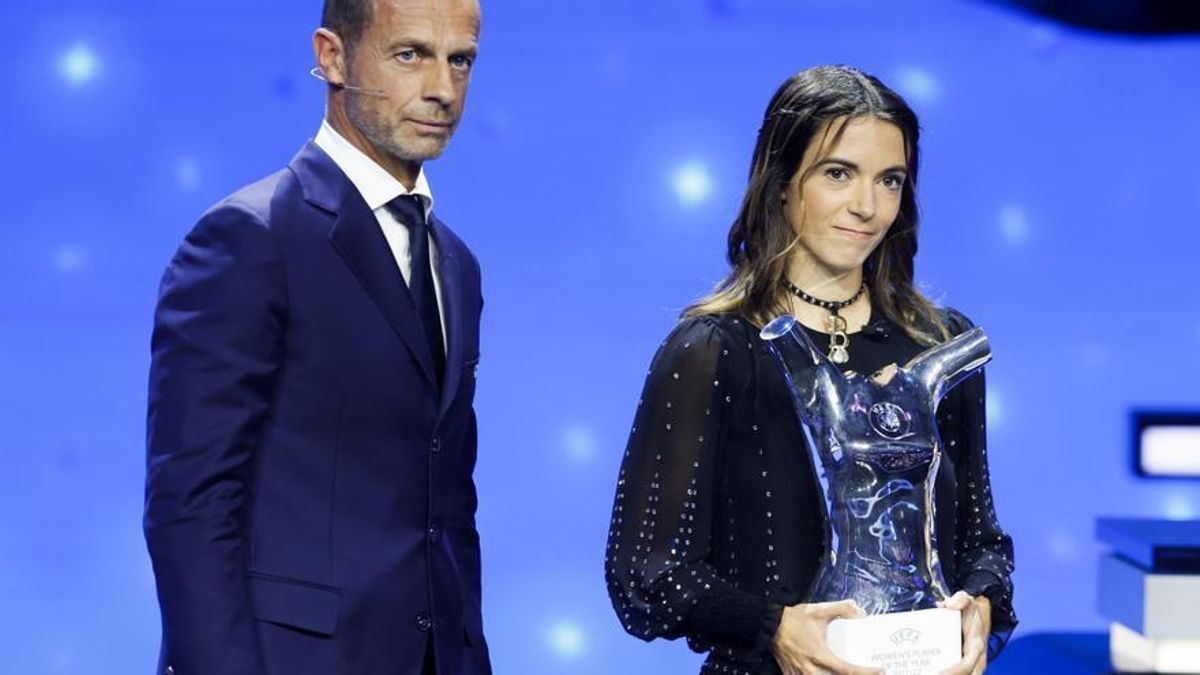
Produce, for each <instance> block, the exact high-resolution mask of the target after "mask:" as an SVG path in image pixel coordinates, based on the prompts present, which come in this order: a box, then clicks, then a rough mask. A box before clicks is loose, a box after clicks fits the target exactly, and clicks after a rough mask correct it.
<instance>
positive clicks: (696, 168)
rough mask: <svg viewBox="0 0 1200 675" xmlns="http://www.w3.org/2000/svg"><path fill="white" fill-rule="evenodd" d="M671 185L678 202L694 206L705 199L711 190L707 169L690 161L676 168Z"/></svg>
mask: <svg viewBox="0 0 1200 675" xmlns="http://www.w3.org/2000/svg"><path fill="white" fill-rule="evenodd" d="M671 186H672V187H673V188H674V189H675V196H676V198H678V199H679V203H680V204H683V205H684V206H696V205H697V204H700V203H702V202H704V201H706V200H707V199H708V198H709V196H710V195H711V194H712V190H713V184H712V178H710V177H709V175H708V169H707V168H706V167H705V166H704V165H703V164H700V163H699V162H690V163H688V164H685V165H683V166H681V167H680V168H679V169H677V170H676V171H675V175H674V177H673V178H672V179H671Z"/></svg>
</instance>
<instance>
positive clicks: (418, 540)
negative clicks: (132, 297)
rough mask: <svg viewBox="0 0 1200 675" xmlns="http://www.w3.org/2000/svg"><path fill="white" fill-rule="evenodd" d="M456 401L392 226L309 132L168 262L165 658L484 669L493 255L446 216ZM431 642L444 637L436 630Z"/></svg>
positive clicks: (159, 508)
mask: <svg viewBox="0 0 1200 675" xmlns="http://www.w3.org/2000/svg"><path fill="white" fill-rule="evenodd" d="M431 226H432V233H433V236H434V237H435V240H436V243H437V247H438V258H439V261H438V270H437V273H438V274H439V275H440V279H441V282H442V286H441V288H442V308H443V313H444V315H445V323H446V339H447V358H446V370H445V374H444V375H445V384H444V386H443V387H442V388H441V392H440V395H438V393H437V391H438V388H437V385H436V382H437V378H436V377H435V373H434V372H433V365H432V364H433V359H432V357H431V355H430V353H429V347H428V343H427V342H426V341H425V336H424V333H423V332H422V329H421V327H420V324H419V323H418V315H417V312H416V308H415V305H414V303H413V301H412V298H411V296H410V295H409V293H408V288H407V286H406V285H405V283H404V279H403V277H402V276H401V274H400V271H399V269H398V268H397V266H396V263H395V260H394V258H393V256H392V253H391V250H390V249H389V248H388V245H387V241H386V240H385V239H384V236H383V233H382V231H381V230H380V227H379V224H378V221H377V220H376V218H375V216H374V214H373V213H372V212H371V211H370V210H369V208H368V207H367V204H366V202H365V201H363V199H362V197H361V196H360V195H359V193H358V191H357V190H356V189H355V187H354V186H353V185H352V184H351V183H350V181H349V179H347V178H346V176H345V175H344V174H343V173H342V172H341V170H340V169H339V168H338V167H337V165H336V164H334V162H333V161H332V160H331V159H330V158H329V157H328V156H327V155H326V154H325V153H324V152H323V151H321V150H320V149H319V148H317V147H316V146H315V145H313V144H311V143H309V144H308V145H306V146H305V147H304V148H303V149H302V150H301V151H300V153H299V154H297V156H296V157H295V158H294V159H293V160H292V162H291V164H290V165H289V166H288V168H287V169H285V170H283V171H280V172H279V173H277V174H275V175H273V176H271V177H269V178H267V179H265V180H263V181H260V182H258V183H255V184H253V185H250V186H248V187H246V188H244V189H242V190H240V191H238V192H237V193H235V194H233V195H232V196H230V197H229V198H227V199H225V200H224V201H222V202H221V203H219V204H218V205H216V206H214V207H213V208H212V209H210V210H209V211H208V212H207V213H205V214H204V216H203V217H202V218H201V219H200V221H199V223H198V224H197V225H196V226H195V228H194V229H193V230H192V231H191V232H190V233H189V234H188V235H187V237H186V239H185V240H184V242H183V244H182V245H181V246H180V248H179V251H178V252H177V253H176V255H175V257H174V258H173V259H172V261H171V263H170V265H169V266H168V268H167V270H166V273H165V274H164V277H163V281H162V287H161V291H160V296H159V303H158V309H157V311H156V314H155V323H154V336H153V339H152V364H151V371H150V388H149V416H148V434H147V448H148V469H147V478H146V511H145V523H144V524H145V533H146V540H147V543H148V547H149V550H150V555H151V558H152V560H153V564H154V573H155V577H156V581H157V586H158V595H159V602H160V605H161V609H162V619H163V645H162V655H161V662H160V672H165V671H166V670H167V668H168V667H170V668H171V669H172V670H173V672H174V673H175V675H263V674H275V673H280V674H284V673H286V674H287V675H301V674H304V673H313V674H318V673H319V674H320V675H341V674H345V675H392V674H396V675H401V674H404V675H407V674H409V673H419V672H421V668H422V660H423V656H424V651H425V648H426V641H427V640H428V639H432V640H433V641H434V645H435V647H436V650H435V653H436V661H437V666H438V668H437V670H438V672H439V673H451V674H455V675H457V674H459V673H464V674H472V675H473V674H475V673H488V672H490V668H489V665H488V654H487V646H486V644H485V642H484V638H483V630H482V624H481V617H480V588H479V583H480V580H479V576H480V569H479V568H480V562H479V537H478V534H477V532H476V529H475V508H476V495H475V487H474V483H473V480H472V472H473V470H474V466H475V457H476V425H475V413H474V410H473V408H472V400H473V398H474V394H475V371H476V365H477V364H478V361H479V316H480V312H481V309H482V306H483V301H482V298H481V295H480V282H479V265H478V263H477V262H476V260H475V258H474V256H473V255H472V254H471V252H470V251H469V250H468V249H467V247H466V245H465V244H464V243H463V242H462V241H461V240H460V239H459V238H458V237H457V236H455V235H454V233H453V232H451V231H450V230H449V228H447V227H446V226H445V225H444V224H443V223H441V222H438V221H437V220H436V218H435V219H433V222H432V224H431ZM431 636H432V637H431Z"/></svg>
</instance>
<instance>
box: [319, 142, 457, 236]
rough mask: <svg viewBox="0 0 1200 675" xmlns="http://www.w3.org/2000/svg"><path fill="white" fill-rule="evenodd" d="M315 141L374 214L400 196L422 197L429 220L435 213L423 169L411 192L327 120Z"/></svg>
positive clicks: (431, 194)
mask: <svg viewBox="0 0 1200 675" xmlns="http://www.w3.org/2000/svg"><path fill="white" fill-rule="evenodd" d="M314 142H315V143H316V144H317V147H318V148H321V150H324V151H325V154H327V155H329V157H330V159H332V160H333V163H334V164H337V166H338V168H339V169H341V170H342V173H344V174H346V177H347V178H349V179H350V182H351V183H352V184H353V185H354V187H355V188H357V189H358V192H359V194H361V195H362V197H363V199H364V200H365V201H366V202H367V206H368V207H369V208H370V209H371V210H372V211H377V210H379V209H380V208H382V207H383V206H385V205H387V203H388V202H390V201H392V200H393V199H395V198H397V197H400V196H401V195H417V196H418V197H421V202H422V203H423V204H424V205H425V217H426V218H428V217H429V214H430V213H431V212H432V211H433V193H432V192H431V191H430V190H429V181H428V180H427V179H426V178H425V169H424V168H422V169H421V170H420V171H418V172H417V180H416V182H415V183H414V184H413V189H412V190H408V189H406V188H405V187H404V184H403V183H401V182H400V181H398V180H396V177H395V176H393V175H392V174H390V173H388V172H387V170H386V169H384V168H383V167H382V166H380V165H379V164H377V163H376V162H375V160H373V159H371V158H370V157H367V156H366V154H364V153H363V151H362V150H359V149H358V148H356V147H354V146H353V145H352V144H351V143H350V141H348V140H346V138H345V137H344V136H342V135H341V134H339V133H338V132H337V130H335V129H334V128H333V127H332V126H331V125H330V124H329V122H328V121H327V120H322V121H321V128H320V130H319V131H317V137H316V139H314Z"/></svg>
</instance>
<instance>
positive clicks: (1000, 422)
mask: <svg viewBox="0 0 1200 675" xmlns="http://www.w3.org/2000/svg"><path fill="white" fill-rule="evenodd" d="M1004 414H1005V410H1004V395H1003V394H1001V393H1000V392H999V391H997V390H996V387H995V385H993V384H991V383H989V384H988V386H987V425H988V429H991V430H996V429H1003V428H1004Z"/></svg>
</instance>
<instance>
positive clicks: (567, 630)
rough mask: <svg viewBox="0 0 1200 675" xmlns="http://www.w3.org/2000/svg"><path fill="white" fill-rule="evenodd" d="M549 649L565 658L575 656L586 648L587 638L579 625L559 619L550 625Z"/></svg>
mask: <svg viewBox="0 0 1200 675" xmlns="http://www.w3.org/2000/svg"><path fill="white" fill-rule="evenodd" d="M548 641H549V643H550V649H552V650H553V651H554V653H555V654H558V655H559V656H562V657H565V658H569V659H572V658H575V657H577V656H580V655H581V654H583V652H584V650H586V649H587V640H586V639H585V638H584V635H583V631H582V630H580V628H579V626H577V625H576V624H575V623H573V622H571V621H559V622H558V623H556V624H554V625H553V626H551V627H550V631H549V634H548Z"/></svg>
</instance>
